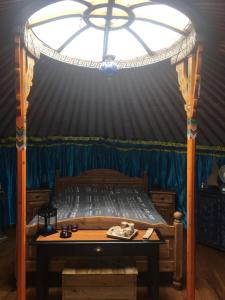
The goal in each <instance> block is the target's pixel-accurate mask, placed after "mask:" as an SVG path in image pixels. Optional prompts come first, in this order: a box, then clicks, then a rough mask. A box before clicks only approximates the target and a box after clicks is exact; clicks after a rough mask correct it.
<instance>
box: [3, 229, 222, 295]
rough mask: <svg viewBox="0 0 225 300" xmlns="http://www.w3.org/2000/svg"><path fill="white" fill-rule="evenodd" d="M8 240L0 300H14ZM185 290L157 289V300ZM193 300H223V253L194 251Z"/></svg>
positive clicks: (29, 292) (141, 291)
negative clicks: (195, 270)
mask: <svg viewBox="0 0 225 300" xmlns="http://www.w3.org/2000/svg"><path fill="white" fill-rule="evenodd" d="M7 235H8V237H9V238H8V240H6V241H4V242H0V300H16V290H15V282H14V280H13V273H14V262H13V258H14V257H15V230H14V229H11V230H9V231H7ZM31 299H32V300H35V290H34V289H31V288H29V289H28V290H27V300H31ZM58 299H60V290H59V289H50V297H49V300H58ZM185 299H186V292H185V289H183V290H182V291H177V290H175V289H174V288H173V287H172V286H170V285H165V284H163V286H161V288H160V300H185ZM96 300H97V299H96ZM138 300H150V299H149V298H148V296H147V289H145V288H138ZM196 300H225V252H221V251H218V250H215V249H212V248H208V247H205V246H202V245H198V247H197V283H196Z"/></svg>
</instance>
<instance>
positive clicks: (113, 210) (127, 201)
mask: <svg viewBox="0 0 225 300" xmlns="http://www.w3.org/2000/svg"><path fill="white" fill-rule="evenodd" d="M53 205H54V206H55V207H57V217H58V220H63V219H68V218H77V217H94V216H112V217H120V218H121V217H122V218H126V219H132V220H137V221H144V222H149V223H152V224H156V223H162V224H165V223H166V221H165V220H164V219H163V218H162V216H161V215H160V214H159V213H158V212H157V210H156V209H155V207H154V204H153V203H152V202H151V200H150V198H149V196H148V195H147V194H146V193H145V192H144V191H143V189H141V188H140V187H135V186H133V187H132V186H131V187H108V186H107V187H98V186H91V185H90V186H74V187H71V188H68V189H66V190H65V191H64V192H62V193H60V194H59V195H58V196H57V197H55V198H54V199H53ZM35 223H37V217H35V218H34V219H33V220H32V221H31V222H30V225H33V224H35Z"/></svg>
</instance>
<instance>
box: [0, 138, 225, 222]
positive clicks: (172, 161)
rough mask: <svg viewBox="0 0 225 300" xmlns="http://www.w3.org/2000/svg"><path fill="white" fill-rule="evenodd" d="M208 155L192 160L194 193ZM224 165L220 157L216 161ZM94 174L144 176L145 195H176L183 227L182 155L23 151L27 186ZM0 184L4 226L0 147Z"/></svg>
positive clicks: (10, 167)
mask: <svg viewBox="0 0 225 300" xmlns="http://www.w3.org/2000/svg"><path fill="white" fill-rule="evenodd" d="M214 159H215V155H214V154H212V153H211V154H210V153H206V154H205V153H202V154H198V155H197V160H196V166H197V174H196V181H197V187H198V188H199V187H200V185H201V182H202V181H205V180H206V179H207V177H208V176H209V175H210V173H211V170H212V165H213V160H214ZM219 161H220V162H221V164H222V162H223V164H224V163H225V156H224V157H221V158H220V160H219ZM94 168H112V169H115V170H118V171H120V172H122V173H124V174H126V175H128V176H138V177H139V176H143V174H144V172H145V171H147V172H148V174H149V189H151V187H152V185H153V184H154V183H156V182H157V184H158V185H159V186H160V187H161V188H164V189H172V190H175V191H176V192H177V210H179V211H181V212H183V215H184V218H183V221H184V223H185V222H186V151H185V149H174V148H168V147H167V148H166V147H159V146H158V147H155V146H150V145H148V144H147V145H146V144H143V143H139V144H138V143H135V144H129V143H117V142H112V141H111V142H103V141H100V142H93V141H86V142H82V143H81V142H76V143H69V142H68V143H62V142H58V143H57V142H54V143H52V142H51V143H45V142H44V143H43V142H37V143H30V144H29V145H28V150H27V186H28V188H31V187H40V186H46V185H48V186H49V187H50V188H51V189H54V178H55V174H56V171H57V170H60V175H61V176H74V175H79V174H80V173H82V172H83V171H85V170H89V169H94ZM0 183H2V185H3V188H4V189H5V191H6V193H7V196H8V202H7V205H6V208H5V209H6V212H5V215H6V223H7V224H14V223H15V222H16V204H15V203H16V201H15V198H16V150H15V148H14V147H0Z"/></svg>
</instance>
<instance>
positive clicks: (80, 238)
mask: <svg viewBox="0 0 225 300" xmlns="http://www.w3.org/2000/svg"><path fill="white" fill-rule="evenodd" d="M106 232H107V230H78V231H77V232H72V236H71V237H69V238H61V237H60V232H57V233H54V234H51V235H48V236H41V235H40V236H38V237H37V238H36V240H35V243H38V244H41V243H42V242H47V243H48V242H62V243H67V242H95V241H98V242H99V241H100V242H116V241H117V242H126V243H127V242H133V241H134V242H153V243H154V242H156V243H157V242H159V243H162V242H163V238H162V237H161V235H160V232H159V231H158V230H154V231H153V233H152V234H151V236H150V238H149V239H148V240H145V239H143V235H144V234H145V232H146V231H145V230H138V233H137V234H136V236H135V237H134V238H133V239H132V240H122V239H114V238H110V237H107V236H106Z"/></svg>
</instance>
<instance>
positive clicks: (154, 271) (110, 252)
mask: <svg viewBox="0 0 225 300" xmlns="http://www.w3.org/2000/svg"><path fill="white" fill-rule="evenodd" d="M144 233H145V231H144V230H139V231H138V234H137V235H136V236H135V237H134V239H133V240H129V241H126V240H118V239H111V238H108V237H106V230H79V231H77V232H75V233H73V234H72V236H71V238H68V239H62V238H60V237H59V233H55V234H52V235H50V236H46V237H44V236H38V237H37V238H35V239H34V241H33V244H34V245H35V246H36V247H37V286H36V287H37V299H38V300H45V299H48V278H49V276H48V272H49V270H48V266H49V260H50V258H51V257H52V256H66V257H67V256H87V257H91V256H92V257H93V256H96V257H101V256H118V257H121V256H147V257H148V261H149V268H148V282H149V291H150V295H151V299H153V300H157V299H158V298H159V246H160V244H163V243H164V240H163V238H162V236H161V234H160V232H159V230H155V231H154V232H153V233H152V235H151V237H150V239H149V240H143V239H142V237H143V235H144Z"/></svg>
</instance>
